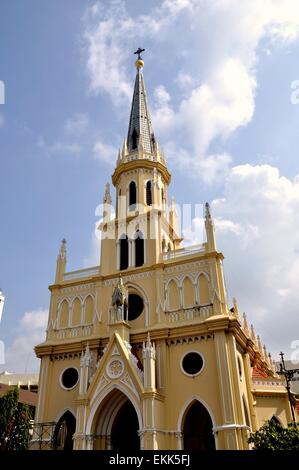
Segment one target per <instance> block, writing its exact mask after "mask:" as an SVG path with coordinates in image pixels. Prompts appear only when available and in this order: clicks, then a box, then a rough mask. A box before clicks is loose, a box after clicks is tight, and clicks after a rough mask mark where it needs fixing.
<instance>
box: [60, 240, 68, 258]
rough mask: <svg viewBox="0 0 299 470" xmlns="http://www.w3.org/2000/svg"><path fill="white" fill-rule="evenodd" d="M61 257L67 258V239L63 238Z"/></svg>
mask: <svg viewBox="0 0 299 470" xmlns="http://www.w3.org/2000/svg"><path fill="white" fill-rule="evenodd" d="M59 257H60V258H61V259H65V257H66V239H65V238H63V239H62V241H61V245H60V250H59Z"/></svg>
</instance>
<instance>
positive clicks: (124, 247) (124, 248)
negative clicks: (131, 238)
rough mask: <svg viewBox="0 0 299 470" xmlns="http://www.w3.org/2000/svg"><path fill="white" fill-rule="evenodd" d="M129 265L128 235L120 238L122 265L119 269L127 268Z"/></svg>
mask: <svg viewBox="0 0 299 470" xmlns="http://www.w3.org/2000/svg"><path fill="white" fill-rule="evenodd" d="M128 266H129V242H128V237H127V236H125V237H122V238H121V239H120V265H119V269H120V270H123V269H127V268H128Z"/></svg>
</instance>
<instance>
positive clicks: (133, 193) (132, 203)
mask: <svg viewBox="0 0 299 470" xmlns="http://www.w3.org/2000/svg"><path fill="white" fill-rule="evenodd" d="M136 202H137V187H136V183H135V181H131V183H130V184H129V210H134V209H135V207H136Z"/></svg>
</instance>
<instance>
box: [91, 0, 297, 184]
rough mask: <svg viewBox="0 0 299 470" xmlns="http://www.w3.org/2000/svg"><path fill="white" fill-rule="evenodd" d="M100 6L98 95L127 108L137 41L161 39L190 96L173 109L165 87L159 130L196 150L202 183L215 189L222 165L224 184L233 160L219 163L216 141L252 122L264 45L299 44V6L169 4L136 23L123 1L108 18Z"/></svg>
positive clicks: (292, 2)
mask: <svg viewBox="0 0 299 470" xmlns="http://www.w3.org/2000/svg"><path fill="white" fill-rule="evenodd" d="M96 5H97V7H93V11H92V14H91V15H90V16H91V17H92V20H90V17H89V20H87V21H86V32H85V43H86V51H87V69H88V74H89V79H90V86H91V89H92V90H94V91H96V92H99V91H104V92H106V93H108V94H109V96H110V97H111V98H112V100H113V102H114V103H115V104H122V103H123V102H124V98H125V101H126V102H127V100H128V98H130V97H131V93H132V90H131V86H130V84H129V80H128V77H129V76H130V73H129V69H128V67H127V63H128V60H127V58H128V50H130V49H131V48H132V40H133V39H134V43H135V44H136V40H142V42H145V41H149V40H151V39H153V38H154V39H155V47H156V49H158V48H161V47H162V46H163V50H164V54H165V55H167V60H168V61H169V62H170V63H171V62H173V61H176V63H177V64H178V68H179V70H180V71H179V72H178V74H177V78H176V79H175V82H176V83H177V84H178V86H179V87H180V89H181V91H182V95H181V101H179V102H178V103H175V104H172V103H171V100H170V93H169V91H166V90H165V87H164V86H163V84H161V85H160V87H159V88H158V89H156V97H157V94H158V95H159V98H160V102H159V104H158V105H156V108H155V109H154V113H153V117H154V119H153V121H154V126H155V125H156V126H157V129H158V128H159V132H161V133H162V135H163V138H165V140H166V141H172V142H175V143H176V145H177V143H178V137H180V141H181V142H188V143H189V144H191V146H190V147H189V148H185V149H183V150H184V152H186V153H187V154H188V156H190V158H193V160H196V161H198V160H200V164H196V168H197V169H198V173H197V176H199V177H201V178H203V179H205V180H206V181H207V180H208V178H207V174H208V173H209V172H210V171H211V167H212V168H213V167H214V166H215V162H217V168H219V170H217V171H216V172H212V174H213V173H214V174H215V175H216V177H218V175H219V173H221V171H220V165H221V162H222V163H223V166H224V170H225V171H226V169H227V164H228V158H222V157H220V158H219V157H217V158H215V156H213V153H214V152H212V151H211V149H210V147H211V144H213V143H214V141H215V140H216V139H218V140H220V142H221V143H223V142H224V140H225V139H226V138H227V137H228V136H230V135H231V134H232V133H233V132H234V131H235V130H236V129H238V128H239V127H241V126H245V125H247V124H248V123H249V122H250V121H251V120H252V117H253V115H254V109H255V95H256V91H257V79H256V68H257V65H258V58H259V47H260V46H261V43H262V40H263V41H264V42H263V49H264V48H265V43H266V44H267V49H268V50H269V51H271V50H272V49H273V48H274V47H275V46H276V44H277V43H279V44H286V43H287V44H288V43H290V42H291V41H294V40H296V39H297V38H298V31H299V3H298V1H297V0H263V1H262V2H261V1H260V0H243V1H242V2H240V1H239V0H202V1H200V2H198V1H192V0H165V1H164V2H163V3H162V4H161V5H159V6H158V7H155V8H153V9H152V10H151V11H150V12H149V13H148V14H147V15H144V14H142V15H138V14H137V15H136V16H134V17H133V16H130V15H129V14H128V13H127V11H126V8H125V3H124V2H122V1H119V2H116V3H113V4H111V6H109V8H107V6H106V10H105V7H103V6H101V4H100V2H98V3H97V4H96ZM196 51H198V53H197V52H196ZM130 70H131V69H130ZM182 70H183V72H182ZM126 106H127V105H126ZM178 130H179V132H178ZM219 153H221V154H222V153H225V152H219ZM211 154H212V156H211ZM205 159H206V160H207V163H206V164H205V165H204V163H203V161H204V160H205ZM187 163H188V162H187ZM225 171H224V172H223V174H225ZM210 181H211V182H213V181H212V180H210Z"/></svg>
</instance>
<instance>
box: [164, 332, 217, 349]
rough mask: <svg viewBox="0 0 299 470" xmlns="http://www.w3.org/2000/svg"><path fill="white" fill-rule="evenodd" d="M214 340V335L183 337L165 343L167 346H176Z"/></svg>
mask: <svg viewBox="0 0 299 470" xmlns="http://www.w3.org/2000/svg"><path fill="white" fill-rule="evenodd" d="M208 340H214V334H210V335H194V336H183V337H182V338H173V339H168V340H167V341H166V344H167V346H177V345H183V344H188V343H199V342H201V341H208Z"/></svg>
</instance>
